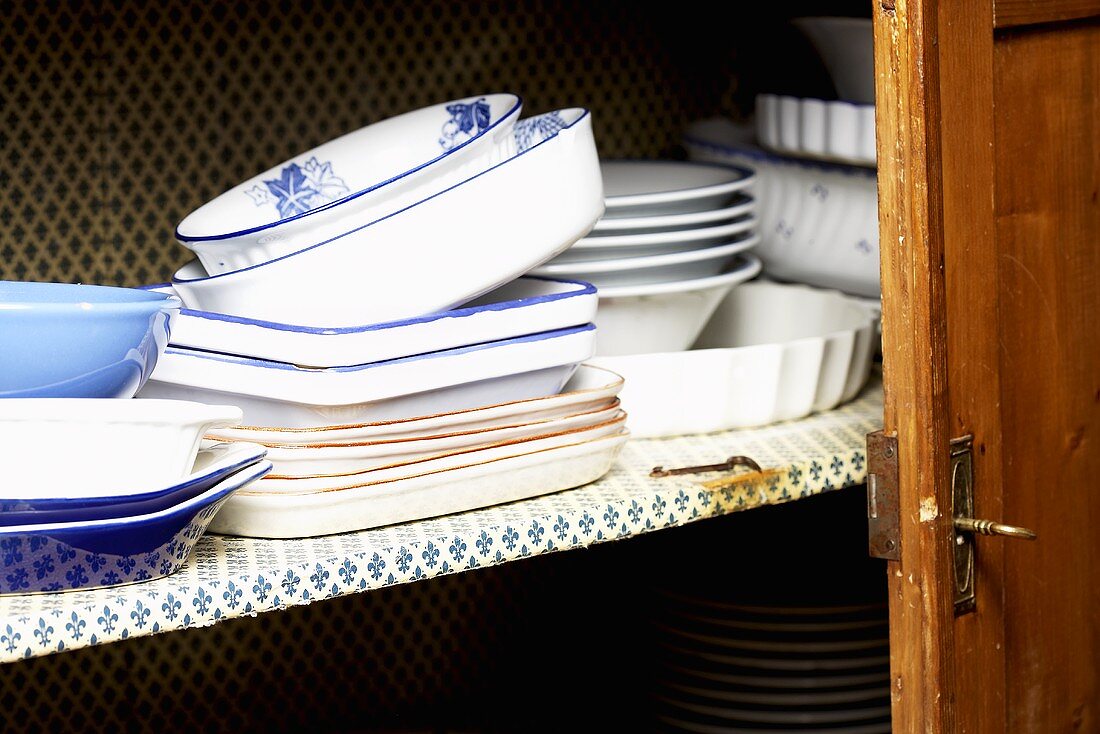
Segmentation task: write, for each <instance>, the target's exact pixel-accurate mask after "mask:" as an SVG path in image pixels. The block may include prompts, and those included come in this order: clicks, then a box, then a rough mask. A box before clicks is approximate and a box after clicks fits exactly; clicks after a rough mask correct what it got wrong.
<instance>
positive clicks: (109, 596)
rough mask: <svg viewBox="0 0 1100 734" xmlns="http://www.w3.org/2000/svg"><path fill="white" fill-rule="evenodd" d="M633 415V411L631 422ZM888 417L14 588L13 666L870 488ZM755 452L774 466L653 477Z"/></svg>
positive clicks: (4, 627)
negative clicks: (403, 516)
mask: <svg viewBox="0 0 1100 734" xmlns="http://www.w3.org/2000/svg"><path fill="white" fill-rule="evenodd" d="M628 423H629V421H628ZM881 424H882V385H881V381H880V380H879V379H878V378H874V379H873V380H872V382H871V384H869V385H868V387H867V388H866V389H865V390H864V391H863V393H862V394H861V396H860V397H859V398H857V399H856V400H855V401H853V402H851V403H849V404H848V405H846V406H844V407H841V408H839V409H837V410H833V411H830V412H827V413H822V414H819V415H814V416H810V417H809V418H805V419H803V420H800V421H791V422H788V423H781V424H777V425H773V426H768V427H764V428H758V429H747V430H739V431H727V432H723V433H714V434H708V435H702V436H685V437H678V438H668V439H646V440H634V441H630V442H628V443H627V444H626V446H624V448H623V451H622V453H621V454H620V456H619V459H618V461H617V462H616V465H615V467H614V468H613V469H612V471H611V472H610V473H609V474H608V475H607V476H605V477H604V478H603V479H601V480H599V481H597V482H594V483H592V484H590V485H587V486H585V487H580V488H577V489H572V490H568V491H565V492H559V493H557V494H552V495H547V496H544V497H538V498H535V499H531V500H525V501H522V502H515V503H512V504H508V505H501V506H497V507H489V508H486V509H482V510H475V511H471V512H466V513H463V514H459V515H450V516H446V517H440V518H437V519H434V520H425V521H419V522H412V523H408V524H404V525H394V526H390V527H385V528H378V529H375V530H365V531H361V532H357V533H347V534H344V535H334V536H328V537H323V538H312V539H305V540H258V539H249V538H231V537H225V536H216V535H208V536H206V537H204V538H203V539H202V540H201V541H200V543H199V545H198V546H197V547H196V549H195V552H194V553H193V554H192V557H191V558H190V559H189V561H188V562H187V563H186V564H185V565H184V567H183V569H182V570H180V571H179V572H178V573H176V574H175V575H173V576H169V577H167V578H162V579H157V580H153V581H148V582H143V583H139V584H133V585H130V586H121V587H114V588H109V589H100V590H95V591H84V592H68V593H56V594H37V595H23V596H6V597H0V662H10V661H15V660H20V659H23V658H30V657H36V656H41V655H48V654H51V653H55V652H61V651H64V650H73V649H77V648H82V647H88V646H92V645H102V644H104V643H107V642H114V641H117V640H125V639H129V638H132V637H140V636H144V635H152V634H156V633H160V632H167V631H170V630H178V629H187V628H191V627H203V626H207V625H211V624H214V623H216V622H220V621H223V620H227V619H233V618H236V617H242V616H245V615H250V616H255V615H257V614H259V613H262V612H270V611H273V610H276V609H284V608H286V607H290V606H296V605H300V604H311V603H313V602H315V601H320V600H323V599H329V598H332V597H336V596H344V595H347V594H354V593H357V592H362V591H369V590H371V589H377V588H380V587H383V586H391V585H393V584H403V583H408V582H411V581H418V580H420V579H428V578H433V577H436V576H441V575H444V574H452V573H458V572H460V571H466V570H469V569H475V568H479V567H481V566H488V565H493V564H498V563H506V562H508V561H513V560H516V559H519V558H526V557H528V556H535V555H539V554H543V553H550V552H553V551H559V550H569V549H574V548H584V547H586V546H589V545H593V544H595V543H602V542H605V541H611V540H619V539H621V538H628V537H631V536H635V535H640V534H642V533H647V532H650V531H653V530H660V529H662V528H668V527H675V526H678V525H684V524H687V523H690V522H695V521H696V520H701V519H703V518H707V517H714V516H717V515H724V514H727V513H731V512H737V511H740V510H747V509H751V508H753V507H759V506H761V505H771V504H780V503H783V502H789V501H791V500H795V499H798V498H801V497H807V496H810V495H814V494H819V493H821V492H826V491H829V490H834V489H840V488H842V487H847V486H850V485H854V484H860V483H862V482H863V481H864V478H865V476H866V459H865V454H864V451H865V449H864V441H865V435H866V434H867V433H868V432H870V431H874V430H877V429H878V428H880V427H881ZM738 454H739V455H745V456H749V457H751V458H752V459H754V460H755V461H756V462H757V463H758V464H759V465H760V466H761V467H763V468H764V471H763V472H762V473H747V474H738V473H725V474H722V473H712V474H706V475H694V476H680V477H666V478H662V479H651V478H650V477H649V476H648V475H649V471H650V470H651V469H652V468H653V467H654V466H658V465H660V466H664V467H666V468H672V467H680V466H694V465H700V464H712V463H716V462H720V461H723V460H725V459H726V458H727V457H729V456H732V455H738Z"/></svg>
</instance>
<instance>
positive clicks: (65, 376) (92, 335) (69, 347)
mask: <svg viewBox="0 0 1100 734" xmlns="http://www.w3.org/2000/svg"><path fill="white" fill-rule="evenodd" d="M179 309H180V300H179V299H178V298H176V297H175V296H169V295H165V294H163V293H152V292H149V291H144V290H137V289H132V288H110V287H105V286H96V285H70V284H67V283H21V282H13V281H0V398H131V397H133V396H134V394H135V393H136V392H137V391H138V389H139V388H140V387H141V386H142V385H144V384H145V380H146V379H147V378H148V377H149V375H150V374H151V373H152V371H153V367H154V366H156V363H157V358H158V357H159V356H160V354H161V353H162V352H163V351H164V348H165V346H167V344H168V327H169V315H170V314H172V313H178V312H179Z"/></svg>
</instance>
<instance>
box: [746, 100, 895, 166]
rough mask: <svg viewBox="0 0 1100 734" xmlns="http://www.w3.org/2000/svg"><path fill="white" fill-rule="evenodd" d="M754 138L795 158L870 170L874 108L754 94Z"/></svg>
mask: <svg viewBox="0 0 1100 734" xmlns="http://www.w3.org/2000/svg"><path fill="white" fill-rule="evenodd" d="M756 139H757V140H758V141H759V142H760V144H761V145H762V146H764V147H765V148H769V149H771V150H774V151H776V152H779V153H784V154H786V155H792V156H795V157H797V158H817V159H820V160H826V161H834V162H836V163H846V164H850V165H856V166H874V165H875V160H876V153H875V106H874V105H873V104H855V103H853V102H843V101H826V100H821V99H810V98H805V97H788V96H784V95H778V94H758V95H757V96H756Z"/></svg>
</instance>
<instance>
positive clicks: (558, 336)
mask: <svg viewBox="0 0 1100 734" xmlns="http://www.w3.org/2000/svg"><path fill="white" fill-rule="evenodd" d="M595 338H596V334H595V327H593V326H592V325H591V324H589V325H585V326H579V327H573V328H569V329H559V330H557V331H551V332H545V333H542V334H533V335H529V336H523V337H518V338H514V339H505V340H502V341H497V342H490V343H487V344H477V345H472V346H469V347H462V348H458V349H449V350H445V351H442V352H434V353H431V354H422V355H417V356H413V357H405V358H402V359H394V360H387V361H384V362H373V363H370V364H363V365H355V366H352V367H333V368H328V369H302V368H299V367H295V366H294V365H289V364H286V363H283V362H268V361H264V360H256V359H247V358H244V357H232V356H229V355H219V354H211V353H208V352H200V351H196V350H188V349H181V348H176V347H169V348H168V349H167V350H166V351H165V354H164V357H163V358H162V359H161V361H160V363H159V364H158V365H157V369H156V370H154V372H153V375H152V377H150V378H149V382H147V383H146V385H145V387H144V388H142V390H141V392H139V393H138V397H150V398H175V399H184V400H198V401H200V402H216V403H224V402H228V403H230V404H232V405H237V406H239V407H240V408H241V409H242V410H243V411H244V420H245V422H247V423H249V424H250V425H266V426H276V427H284V428H308V427H314V426H319V425H331V424H334V423H353V422H354V423H359V422H367V421H381V420H393V419H401V418H408V417H411V416H417V415H427V414H431V413H441V412H450V411H455V410H464V409H468V408H475V407H479V406H483V405H489V404H492V403H498V402H502V401H507V400H520V399H524V398H534V397H543V396H545V395H550V394H553V393H556V392H558V391H559V390H560V389H561V387H562V386H563V385H564V384H565V382H566V381H567V380H568V379H569V376H570V375H571V374H572V373H573V371H574V369H575V368H576V365H577V364H578V363H579V362H583V361H584V360H586V359H588V358H589V357H590V356H592V354H593V352H594V349H595Z"/></svg>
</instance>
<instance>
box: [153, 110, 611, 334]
mask: <svg viewBox="0 0 1100 734" xmlns="http://www.w3.org/2000/svg"><path fill="white" fill-rule="evenodd" d="M513 132H514V135H515V141H516V147H517V151H518V152H517V153H516V155H515V156H513V157H511V158H509V159H508V160H506V161H504V162H503V163H500V164H498V165H496V166H493V167H492V168H490V169H488V170H486V171H483V172H481V173H479V174H477V175H476V176H472V177H471V178H468V179H466V180H465V181H463V182H462V183H460V184H457V185H455V186H453V187H451V188H449V189H447V190H445V191H441V192H440V193H438V194H435V195H433V196H431V197H428V198H426V199H424V200H422V201H419V202H418V203H416V204H413V205H412V206H409V207H408V208H406V209H403V210H402V211H399V212H396V213H394V214H392V215H390V216H388V217H386V218H384V219H381V220H379V221H375V222H373V223H370V224H365V225H362V226H357V227H355V228H353V229H350V230H349V231H346V232H345V233H343V234H342V235H340V236H338V237H334V238H332V239H330V240H328V241H326V242H323V243H320V244H316V245H313V246H312V247H309V248H307V249H305V250H302V251H300V252H296V253H293V254H291V255H285V256H283V257H280V258H278V259H275V260H272V261H270V262H266V263H264V264H262V265H255V266H251V267H248V268H245V269H243V270H237V271H235V272H232V273H226V274H223V275H215V276H209V277H204V276H203V274H202V272H201V270H199V269H196V268H195V267H193V266H192V267H186V266H185V267H184V268H183V269H182V270H181V271H179V272H177V273H176V276H175V278H173V280H172V286H173V287H174V288H175V290H176V292H177V293H178V294H179V295H180V297H181V298H182V299H183V301H184V303H185V304H186V305H187V307H188V308H192V309H196V310H201V311H211V312H214V313H223V314H230V315H233V316H240V317H244V318H250V319H256V320H264V321H272V322H276V323H285V324H295V323H297V324H302V323H304V324H325V325H328V326H331V327H344V326H360V325H362V324H371V323H379V322H384V321H395V320H400V319H408V318H416V317H418V316H423V315H425V314H430V313H436V312H438V311H446V310H448V309H451V308H454V307H456V306H458V305H460V304H462V303H465V302H467V301H469V300H470V299H472V298H476V297H478V296H480V295H481V294H483V293H486V292H488V291H490V290H492V289H493V288H497V287H499V286H501V285H503V284H504V283H507V282H509V281H511V280H514V279H515V278H517V277H519V276H520V275H523V274H524V273H526V272H527V271H529V270H530V269H531V268H534V267H536V266H538V265H540V264H542V263H543V262H546V261H547V260H549V259H551V258H552V257H554V256H555V255H557V254H558V253H560V252H562V251H564V250H565V249H566V248H568V247H569V246H570V245H572V244H573V243H574V242H576V241H577V240H579V239H580V238H581V237H583V236H584V235H585V234H587V233H588V232H589V231H590V230H591V229H592V226H593V225H594V224H595V223H596V221H597V220H598V219H599V218H600V216H601V215H602V214H603V210H604V202H603V182H602V179H601V177H600V163H599V157H598V156H597V154H596V143H595V140H594V139H593V136H592V119H591V115H590V114H589V113H588V111H587V110H583V109H568V110H559V111H556V112H552V113H549V114H546V115H540V116H538V117H535V118H530V119H528V120H521V121H519V122H518V123H517V124H516V127H515V130H514V131H513Z"/></svg>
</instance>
